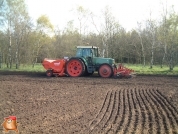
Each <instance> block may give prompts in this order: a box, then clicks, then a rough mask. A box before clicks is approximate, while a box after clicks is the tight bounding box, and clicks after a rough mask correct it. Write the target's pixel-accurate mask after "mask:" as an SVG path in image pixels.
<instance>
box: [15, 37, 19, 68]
mask: <svg viewBox="0 0 178 134" xmlns="http://www.w3.org/2000/svg"><path fill="white" fill-rule="evenodd" d="M16 46H17V49H16V52H15V60H16V69H19V43H18V41H17V38H16Z"/></svg>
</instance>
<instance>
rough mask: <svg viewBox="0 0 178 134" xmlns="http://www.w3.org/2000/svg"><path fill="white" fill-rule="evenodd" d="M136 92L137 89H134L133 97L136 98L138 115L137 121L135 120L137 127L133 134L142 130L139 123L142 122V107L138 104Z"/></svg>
mask: <svg viewBox="0 0 178 134" xmlns="http://www.w3.org/2000/svg"><path fill="white" fill-rule="evenodd" d="M137 90H139V89H135V91H134V92H135V97H136V102H137V104H138V105H137V114H138V115H139V116H138V120H137V122H136V123H137V127H136V128H135V129H134V130H135V132H136V133H139V131H140V130H142V125H141V123H140V122H143V120H142V119H143V116H144V115H143V113H142V105H141V102H140V100H139V96H138V94H137Z"/></svg>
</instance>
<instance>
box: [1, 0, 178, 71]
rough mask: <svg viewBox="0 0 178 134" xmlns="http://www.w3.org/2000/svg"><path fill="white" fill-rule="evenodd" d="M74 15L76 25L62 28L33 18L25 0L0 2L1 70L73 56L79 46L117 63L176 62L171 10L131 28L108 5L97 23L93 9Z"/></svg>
mask: <svg viewBox="0 0 178 134" xmlns="http://www.w3.org/2000/svg"><path fill="white" fill-rule="evenodd" d="M76 17H77V19H78V20H77V23H78V24H79V26H78V27H75V26H74V20H71V21H69V22H68V23H67V24H66V27H64V29H62V30H61V29H58V28H57V27H54V26H53V25H52V24H51V22H50V20H49V18H48V16H46V15H42V16H40V17H39V18H38V19H37V20H36V22H33V21H32V18H31V17H30V16H29V14H28V10H27V6H26V4H25V1H24V0H0V27H1V28H0V68H2V66H7V67H8V68H12V66H13V65H15V67H16V68H17V69H18V68H19V66H20V65H23V64H31V65H32V67H34V66H35V64H36V63H41V62H42V60H43V59H44V58H63V57H64V56H68V57H71V56H75V51H76V46H79V45H93V46H97V47H99V48H100V56H101V57H111V58H114V59H115V61H116V62H117V63H131V64H142V65H143V66H145V65H148V64H149V65H150V68H152V67H153V65H160V67H163V66H164V65H166V66H169V68H170V70H173V68H174V67H175V66H176V65H177V63H178V14H177V13H176V12H175V11H174V10H173V8H172V10H171V11H168V10H167V7H164V8H163V11H162V13H161V14H160V19H159V20H154V19H152V16H151V13H150V17H149V18H148V19H147V20H145V21H144V22H142V23H139V22H138V25H137V27H136V28H134V29H132V30H130V31H126V29H125V28H124V27H122V26H121V25H120V24H119V22H118V21H116V19H115V17H114V16H113V15H112V12H111V10H110V8H109V7H105V10H104V12H103V16H102V17H103V22H102V23H101V24H100V25H99V26H98V24H96V17H95V15H94V13H92V12H90V11H88V10H86V9H84V8H83V7H82V6H79V7H77V8H76ZM86 22H87V23H86ZM91 26H92V27H94V29H95V31H92V30H90V27H91Z"/></svg>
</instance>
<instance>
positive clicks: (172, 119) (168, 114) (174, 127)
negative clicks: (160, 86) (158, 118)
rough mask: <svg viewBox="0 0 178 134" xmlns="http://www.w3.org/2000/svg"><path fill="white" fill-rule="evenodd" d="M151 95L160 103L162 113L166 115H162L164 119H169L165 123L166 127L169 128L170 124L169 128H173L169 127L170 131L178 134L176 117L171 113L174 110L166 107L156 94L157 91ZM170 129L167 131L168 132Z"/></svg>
mask: <svg viewBox="0 0 178 134" xmlns="http://www.w3.org/2000/svg"><path fill="white" fill-rule="evenodd" d="M150 93H151V95H152V96H153V97H154V98H155V100H156V101H157V102H158V104H159V105H160V107H161V108H162V112H161V113H164V115H162V117H164V118H168V120H166V121H165V123H166V124H165V126H168V123H169V124H170V125H169V126H172V127H168V128H169V130H172V133H175V134H176V133H178V127H177V123H176V118H177V117H176V116H175V115H174V114H173V112H172V111H171V110H172V109H169V106H168V105H166V104H165V103H164V102H163V100H162V99H161V98H160V96H159V95H157V94H156V92H155V91H153V90H152V91H151V92H150ZM168 128H167V129H166V130H167V131H168Z"/></svg>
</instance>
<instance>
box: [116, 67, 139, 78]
mask: <svg viewBox="0 0 178 134" xmlns="http://www.w3.org/2000/svg"><path fill="white" fill-rule="evenodd" d="M135 76H136V74H135V73H134V70H132V69H129V68H126V67H124V66H123V65H122V64H119V66H118V68H117V67H116V66H115V67H114V78H132V77H135Z"/></svg>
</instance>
